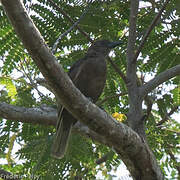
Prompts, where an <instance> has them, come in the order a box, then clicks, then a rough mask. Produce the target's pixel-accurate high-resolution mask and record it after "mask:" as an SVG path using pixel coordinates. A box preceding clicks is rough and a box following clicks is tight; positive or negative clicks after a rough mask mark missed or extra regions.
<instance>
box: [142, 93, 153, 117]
mask: <svg viewBox="0 0 180 180" xmlns="http://www.w3.org/2000/svg"><path fill="white" fill-rule="evenodd" d="M144 100H145V104H146V106H147V110H146V119H148V118H149V116H150V114H151V111H152V105H153V98H152V97H151V96H148V95H147V96H145V97H144Z"/></svg>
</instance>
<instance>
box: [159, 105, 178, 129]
mask: <svg viewBox="0 0 180 180" xmlns="http://www.w3.org/2000/svg"><path fill="white" fill-rule="evenodd" d="M178 107H179V106H174V107H173V108H172V109H171V111H170V112H169V113H167V114H166V115H165V117H164V118H163V119H162V120H161V121H160V122H158V123H157V124H156V126H160V125H162V124H163V123H165V122H166V121H167V120H168V119H169V116H171V115H172V114H173V113H174V112H175V111H177V110H178Z"/></svg>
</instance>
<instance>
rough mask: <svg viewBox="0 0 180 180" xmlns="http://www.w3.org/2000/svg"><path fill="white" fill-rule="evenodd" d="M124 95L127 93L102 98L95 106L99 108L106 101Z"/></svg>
mask: <svg viewBox="0 0 180 180" xmlns="http://www.w3.org/2000/svg"><path fill="white" fill-rule="evenodd" d="M126 94H127V92H125V93H120V94H115V95H111V96H108V97H106V98H104V99H103V100H100V101H98V102H97V103H96V105H97V106H100V105H102V104H103V103H104V102H106V101H108V100H109V99H112V98H116V97H120V96H124V95H126Z"/></svg>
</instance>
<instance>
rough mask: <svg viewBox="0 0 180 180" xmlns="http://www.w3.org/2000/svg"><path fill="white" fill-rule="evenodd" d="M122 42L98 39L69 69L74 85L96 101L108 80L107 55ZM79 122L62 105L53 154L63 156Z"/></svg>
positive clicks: (57, 156)
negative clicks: (73, 129) (74, 126)
mask: <svg viewBox="0 0 180 180" xmlns="http://www.w3.org/2000/svg"><path fill="white" fill-rule="evenodd" d="M120 44H121V42H120V41H117V42H110V41H108V40H98V41H96V42H94V43H93V44H92V45H91V47H90V48H89V49H88V51H87V53H86V55H85V56H84V58H82V59H80V60H78V61H77V62H75V63H74V64H73V66H72V67H71V68H70V70H69V73H68V75H69V77H70V78H71V80H72V81H73V83H74V85H75V86H76V87H77V88H78V89H79V90H80V91H81V93H83V94H84V95H85V96H86V97H88V98H90V99H91V100H92V101H93V102H94V103H95V102H96V101H97V100H98V98H99V96H100V95H101V93H102V91H103V89H104V86H105V81H106V69H107V68H106V61H105V59H106V56H107V55H108V54H109V52H110V50H111V49H112V48H114V47H116V46H118V45H120ZM76 122H77V119H75V118H74V117H73V116H72V115H71V114H70V113H69V112H68V111H67V110H66V109H65V108H63V107H62V106H61V108H59V111H58V122H57V126H56V135H55V138H54V142H53V146H52V156H54V157H56V158H58V159H61V158H63V156H64V154H65V152H66V149H67V145H68V140H69V136H70V134H71V129H72V126H73V125H74V124H75V123H76Z"/></svg>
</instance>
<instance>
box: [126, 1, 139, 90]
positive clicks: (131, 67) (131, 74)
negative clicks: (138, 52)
mask: <svg viewBox="0 0 180 180" xmlns="http://www.w3.org/2000/svg"><path fill="white" fill-rule="evenodd" d="M138 7H139V0H131V4H130V9H131V12H130V18H129V38H128V45H127V55H126V56H127V78H128V81H129V82H130V83H128V84H130V85H132V84H133V85H134V87H133V89H134V88H135V86H136V63H133V57H134V51H135V42H136V20H137V13H138Z"/></svg>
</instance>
